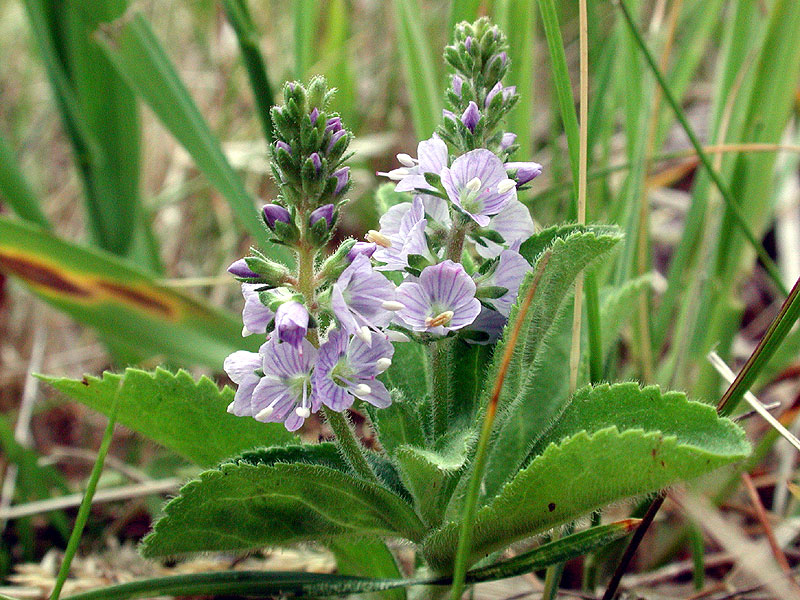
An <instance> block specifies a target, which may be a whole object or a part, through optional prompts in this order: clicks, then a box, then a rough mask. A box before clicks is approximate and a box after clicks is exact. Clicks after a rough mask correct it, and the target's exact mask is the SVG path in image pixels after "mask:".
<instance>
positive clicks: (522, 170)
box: [506, 162, 542, 187]
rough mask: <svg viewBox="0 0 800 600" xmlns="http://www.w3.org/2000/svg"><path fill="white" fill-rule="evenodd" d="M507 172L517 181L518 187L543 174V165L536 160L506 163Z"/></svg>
mask: <svg viewBox="0 0 800 600" xmlns="http://www.w3.org/2000/svg"><path fill="white" fill-rule="evenodd" d="M506 172H507V173H508V175H509V177H511V178H513V179H515V180H516V182H517V187H519V186H521V185H525V184H526V183H528V182H529V181H530V180H531V179H533V178H534V177H538V176H539V175H541V174H542V165H540V164H539V163H535V162H509V163H506Z"/></svg>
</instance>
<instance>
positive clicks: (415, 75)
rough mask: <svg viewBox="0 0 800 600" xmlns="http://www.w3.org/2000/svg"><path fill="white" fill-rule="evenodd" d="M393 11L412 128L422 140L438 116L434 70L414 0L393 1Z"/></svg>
mask: <svg viewBox="0 0 800 600" xmlns="http://www.w3.org/2000/svg"><path fill="white" fill-rule="evenodd" d="M394 14H395V28H396V30H397V42H398V45H399V46H400V54H401V57H402V60H403V66H404V67H405V73H406V84H407V87H408V93H409V96H410V98H409V100H410V104H411V117H412V119H413V121H414V131H415V132H416V134H417V138H419V139H421V140H423V139H427V138H429V137H430V136H431V134H432V133H433V131H434V129H436V124H437V123H438V122H439V120H440V119H441V117H442V110H441V109H442V107H441V103H440V100H439V93H438V86H437V85H436V69H435V66H434V62H433V58H432V52H431V49H430V44H429V43H428V38H427V37H426V36H425V31H424V30H423V21H422V20H421V19H420V18H419V15H420V14H422V13H421V9H420V7H419V5H418V3H417V0H394Z"/></svg>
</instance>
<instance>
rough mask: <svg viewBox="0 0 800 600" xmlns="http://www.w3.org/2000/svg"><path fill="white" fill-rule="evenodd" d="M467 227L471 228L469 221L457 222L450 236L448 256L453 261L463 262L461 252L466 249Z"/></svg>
mask: <svg viewBox="0 0 800 600" xmlns="http://www.w3.org/2000/svg"><path fill="white" fill-rule="evenodd" d="M467 229H469V224H468V223H463V224H458V223H455V224H454V226H453V230H452V232H451V233H450V237H449V238H448V239H447V251H446V252H447V253H446V256H447V258H449V259H450V260H452V261H453V262H457V263H460V262H461V254H462V252H463V251H464V238H465V237H466V235H467Z"/></svg>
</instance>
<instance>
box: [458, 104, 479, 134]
mask: <svg viewBox="0 0 800 600" xmlns="http://www.w3.org/2000/svg"><path fill="white" fill-rule="evenodd" d="M480 118H481V111H480V110H478V105H477V104H475V103H474V102H473V101H472V100H470V101H469V104H468V105H467V108H466V109H465V110H464V114H462V115H461V122H462V123H463V124H464V127H466V128H467V129H469V131H470V133H475V127H476V126H477V125H478V121H479V120H480Z"/></svg>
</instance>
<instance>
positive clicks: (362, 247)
mask: <svg viewBox="0 0 800 600" xmlns="http://www.w3.org/2000/svg"><path fill="white" fill-rule="evenodd" d="M377 249H378V245H377V244H374V243H372V242H356V243H355V244H353V247H352V248H350V251H349V252H348V253H347V260H349V261H350V262H353V261H354V260H355V259H356V256H359V255H360V254H363V255H364V256H366V257H367V258H369V257H370V256H372V255H373V254H375V250H377Z"/></svg>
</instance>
